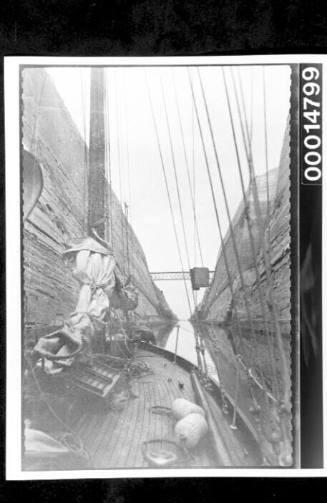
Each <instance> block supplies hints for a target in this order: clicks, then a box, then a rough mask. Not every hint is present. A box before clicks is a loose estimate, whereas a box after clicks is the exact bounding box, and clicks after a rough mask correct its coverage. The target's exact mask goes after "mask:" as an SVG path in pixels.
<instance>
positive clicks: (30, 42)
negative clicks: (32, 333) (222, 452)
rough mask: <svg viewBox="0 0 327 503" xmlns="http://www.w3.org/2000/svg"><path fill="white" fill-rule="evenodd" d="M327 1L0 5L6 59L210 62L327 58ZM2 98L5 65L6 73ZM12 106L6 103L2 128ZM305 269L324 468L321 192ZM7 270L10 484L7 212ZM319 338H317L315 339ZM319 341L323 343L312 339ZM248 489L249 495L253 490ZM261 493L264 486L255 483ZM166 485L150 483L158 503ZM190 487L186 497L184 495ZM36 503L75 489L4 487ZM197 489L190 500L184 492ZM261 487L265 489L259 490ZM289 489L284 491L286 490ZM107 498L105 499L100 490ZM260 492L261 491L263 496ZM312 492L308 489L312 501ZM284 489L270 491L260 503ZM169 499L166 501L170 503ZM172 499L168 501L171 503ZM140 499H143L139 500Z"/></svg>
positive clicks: (312, 413) (0, 41) (175, 487)
mask: <svg viewBox="0 0 327 503" xmlns="http://www.w3.org/2000/svg"><path fill="white" fill-rule="evenodd" d="M324 6H325V1H322V0H310V1H308V0H294V1H289V2H285V1H282V0H273V1H267V0H262V1H260V0H252V1H249V0H238V1H237V0H202V1H201V2H199V1H198V0H183V1H175V2H173V1H171V0H166V1H158V0H145V1H142V0H110V1H109V0H6V1H3V2H1V4H0V45H1V55H2V56H9V55H36V56H38V55H46V56H56V55H60V56H92V55H97V56H164V55H190V56H191V55H202V54H212V55H219V54H229V55H232V54H269V53H270V54H272V53H326V47H327V30H326V26H327V23H326V17H327V16H326V12H325V9H324ZM1 77H2V78H1V86H2V87H1V96H2V97H3V65H1ZM3 105H4V100H3V98H2V100H1V106H2V110H1V111H2V118H3V117H4V115H3ZM0 128H1V133H2V134H1V144H0V151H1V159H0V161H1V169H2V171H1V174H2V175H3V176H1V183H0V194H1V201H2V203H3V205H4V161H5V157H4V134H3V133H4V121H3V120H2V121H1V122H0ZM300 204H301V210H300V214H301V229H300V241H301V246H300V265H301V286H303V285H304V288H303V289H302V295H301V297H302V301H304V302H305V305H306V315H307V320H309V323H310V326H311V332H310V329H309V328H308V326H307V325H306V324H305V323H304V324H303V320H302V330H301V345H302V353H301V359H302V361H301V364H302V365H301V418H302V423H301V424H302V426H301V432H302V464H303V466H304V467H309V466H311V467H314V466H321V463H322V436H321V434H322V402H321V388H322V380H321V378H322V375H321V369H322V357H321V188H320V187H310V186H305V187H301V188H300ZM0 243H1V251H2V261H1V264H0V275H1V282H2V285H3V289H2V292H3V294H2V310H1V314H0V323H1V327H2V337H0V341H1V347H0V355H1V364H0V368H1V378H2V379H1V382H2V386H1V391H0V393H1V395H0V398H1V409H0V411H1V424H0V435H1V437H0V443H1V447H2V459H1V461H2V463H1V468H2V479H4V476H5V475H4V467H5V453H4V442H5V436H4V432H5V349H6V348H5V290H4V285H5V221H4V206H3V210H2V211H1V212H0ZM312 328H313V330H312ZM312 334H314V338H313V337H312ZM182 482H183V481H179V483H178V484H177V482H176V481H174V480H169V479H167V480H165V481H164V482H163V481H162V482H161V483H160V494H159V493H157V492H156V494H157V498H156V499H157V501H159V500H160V501H164V500H165V501H167V497H169V496H170V497H171V499H170V500H171V501H176V502H177V501H185V499H184V498H185V497H186V496H187V493H193V495H194V496H197V497H198V499H199V498H201V499H204V498H205V497H206V496H207V495H208V494H209V493H212V494H213V495H215V489H214V487H213V486H216V483H217V486H218V484H219V491H221V487H222V481H221V480H217V481H211V484H210V485H209V484H207V483H206V480H202V481H191V480H189V481H188V480H186V481H185V484H184V483H182ZM250 482H251V481H248V484H247V486H248V488H249V489H250V490H251V488H252V489H253V485H251V483H250ZM256 484H257V483H256ZM158 485H159V484H156V481H151V482H149V481H148V484H147V485H146V487H147V489H146V490H145V492H148V494H149V496H151V494H153V492H154V491H156V488H158ZM182 485H183V488H182ZM227 486H228V492H229V494H231V493H233V492H234V494H235V495H236V494H237V493H238V494H241V493H240V491H241V490H242V486H240V485H239V484H233V483H231V481H228V480H227V483H226V487H227ZM22 487H24V490H25V491H27V494H26V497H27V495H28V497H29V498H31V500H33V501H36V500H37V499H39V498H40V500H43V501H50V500H51V497H52V496H53V497H54V498H56V499H57V498H58V492H60V493H61V499H62V500H65V496H68V494H69V491H70V490H71V489H72V484H70V483H67V482H66V483H64V482H53V483H48V484H45V483H43V484H41V483H29V484H25V483H24V484H22V483H21V484H12V483H7V484H6V485H3V489H4V490H3V491H2V489H0V492H1V496H0V499H1V498H2V496H4V499H3V501H6V502H7V501H8V502H11V501H15V502H16V501H20V499H21V497H22V494H21V490H22ZM97 487H98V489H97V490H96V489H95V484H94V483H92V484H91V483H87V482H83V483H81V484H80V485H79V488H78V489H76V491H75V489H74V494H75V497H76V499H75V501H77V500H78V501H89V500H90V499H94V500H96V501H114V502H116V501H117V502H119V503H120V502H125V501H131V500H132V495H135V496H137V497H136V499H138V496H139V495H140V489H141V488H144V487H145V484H143V482H142V481H141V480H139V481H136V480H135V481H133V480H131V481H115V482H110V483H109V482H106V481H102V482H101V484H100V485H98V486H97ZM186 487H187V488H188V491H187V493H186V491H185V488H186ZM260 487H261V485H260ZM284 487H285V486H284ZM101 488H102V489H101ZM258 489H259V486H258V485H256V491H258ZM304 489H305V487H304V486H303V485H301V488H300V490H301V492H302V493H303V491H304ZM279 490H282V489H276V487H275V486H274V485H273V484H272V483H271V482H269V481H268V483H267V485H265V486H264V488H263V489H262V491H263V492H261V499H262V497H264V499H266V498H267V497H268V496H269V495H271V496H272V497H273V496H274V495H276V491H277V492H279ZM166 495H167V497H166ZM164 496H165V497H164ZM133 499H134V498H133Z"/></svg>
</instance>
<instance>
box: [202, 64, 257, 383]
mask: <svg viewBox="0 0 327 503" xmlns="http://www.w3.org/2000/svg"><path fill="white" fill-rule="evenodd" d="M222 71H223V72H224V68H223V67H222ZM197 74H198V77H199V82H200V88H201V93H202V99H203V102H204V106H205V111H206V117H207V121H208V125H209V131H210V136H211V141H212V145H213V150H214V155H215V160H216V166H217V171H218V176H219V181H220V185H221V188H222V194H223V199H224V204H225V210H226V214H227V219H228V224H229V228H230V237H231V240H232V245H233V250H234V255H235V259H236V265H237V269H238V273H239V277H240V281H241V289H242V292H243V297H244V303H245V310H246V315H247V319H248V323H249V325H250V333H251V337H252V341H253V344H254V347H253V348H252V350H253V352H255V351H256V353H257V360H258V347H257V341H256V336H255V330H254V325H253V319H252V313H251V309H250V304H249V299H248V295H247V291H246V286H245V281H244V275H243V270H242V265H241V260H240V256H239V252H238V249H237V244H236V238H235V234H234V228H233V222H232V218H231V214H230V208H229V203H228V199H227V194H226V188H225V183H224V179H223V176H222V171H221V165H220V161H219V157H218V151H217V145H216V141H215V137H214V133H213V128H212V123H211V118H210V113H209V109H208V104H207V99H206V95H205V91H204V87H203V82H202V78H201V74H200V71H199V69H197ZM255 348H256V349H255ZM258 366H259V365H258ZM259 367H260V371H261V373H262V369H261V365H260V366H259ZM261 378H262V379H263V374H262V376H261Z"/></svg>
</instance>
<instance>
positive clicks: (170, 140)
mask: <svg viewBox="0 0 327 503" xmlns="http://www.w3.org/2000/svg"><path fill="white" fill-rule="evenodd" d="M160 82H161V93H162V99H163V104H164V111H165V119H166V125H167V130H168V138H169V145H170V153H171V158H172V165H173V171H174V179H175V185H176V191H177V199H178V207H179V214H180V218H181V223H182V231H183V238H184V247H185V253H186V258H187V266H188V269H191V260H190V254H189V250H188V244H187V238H186V230H185V222H184V214H183V208H182V201H181V194H180V190H179V181H178V176H177V169H176V160H175V154H174V147H173V140H172V135H171V129H170V124H169V118H168V111H167V103H166V97H165V92H164V88H163V84H162V80H161V81H160Z"/></svg>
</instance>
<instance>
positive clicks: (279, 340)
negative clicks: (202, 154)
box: [232, 72, 290, 405]
mask: <svg viewBox="0 0 327 503" xmlns="http://www.w3.org/2000/svg"><path fill="white" fill-rule="evenodd" d="M232 76H233V72H232ZM238 78H239V84H240V91H241V102H242V107H243V111H244V93H243V86H242V81H241V79H240V74H239V72H238ZM233 82H234V79H233ZM233 86H234V90H235V98H236V104H237V109H238V114H239V117H240V119H241V117H242V115H241V111H240V104H239V98H238V93H237V90H236V85H234V83H233ZM244 123H245V124H243V120H240V124H241V131H242V138H243V143H244V147H245V150H246V152H247V161H248V168H249V172H250V179H251V180H252V181H253V184H252V186H253V199H254V207H255V212H256V215H257V219H258V223H259V225H258V227H259V235H260V240H261V243H262V246H263V259H264V264H265V271H266V280H267V286H268V288H267V293H268V299H267V303H268V308H269V310H270V312H271V315H272V318H273V322H274V326H275V331H276V339H277V346H278V351H279V353H280V357H281V363H282V373H283V381H284V390H283V401H284V403H285V405H289V404H290V389H289V384H287V383H289V370H288V364H287V359H286V354H285V350H284V346H283V340H282V335H281V330H280V326H279V317H278V312H277V308H276V302H275V299H274V293H273V284H272V278H271V264H270V261H269V256H268V253H267V246H266V240H265V237H264V226H263V221H262V215H261V211H260V205H259V197H258V190H257V185H256V180H255V177H254V168H253V157H252V148H251V145H250V144H249V128H248V122H247V118H246V114H245V115H244Z"/></svg>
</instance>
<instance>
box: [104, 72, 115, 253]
mask: <svg viewBox="0 0 327 503" xmlns="http://www.w3.org/2000/svg"><path fill="white" fill-rule="evenodd" d="M105 95H106V105H105V106H106V114H105V118H106V120H105V136H106V142H105V146H106V165H107V178H108V180H109V187H108V195H109V197H108V199H109V212H108V213H109V226H108V230H109V239H108V241H109V243H110V246H111V248H112V250H114V239H113V212H112V207H113V204H112V199H113V198H112V171H111V139H110V129H111V128H110V113H109V111H110V103H109V91H108V81H107V74H106V85H105Z"/></svg>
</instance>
